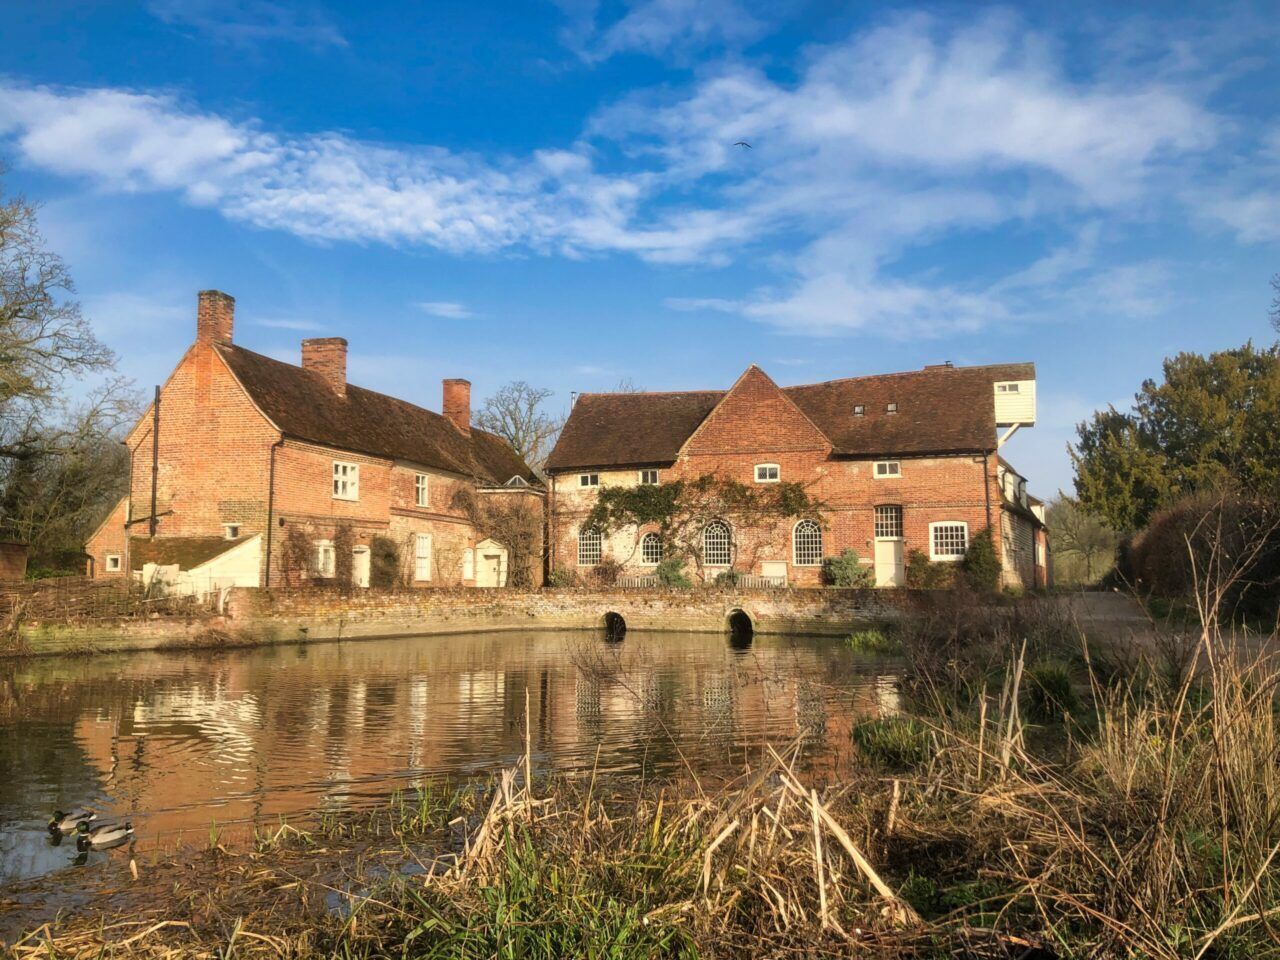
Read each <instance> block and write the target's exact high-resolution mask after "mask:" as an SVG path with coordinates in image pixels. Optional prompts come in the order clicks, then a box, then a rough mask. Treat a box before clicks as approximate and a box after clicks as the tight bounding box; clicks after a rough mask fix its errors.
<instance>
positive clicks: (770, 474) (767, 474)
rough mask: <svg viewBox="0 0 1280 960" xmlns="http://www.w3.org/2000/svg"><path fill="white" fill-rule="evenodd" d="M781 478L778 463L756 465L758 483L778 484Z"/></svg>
mask: <svg viewBox="0 0 1280 960" xmlns="http://www.w3.org/2000/svg"><path fill="white" fill-rule="evenodd" d="M781 477H782V474H781V472H780V471H779V470H778V465H777V464H776V463H757V464H756V483H777V482H778V480H779V479H781Z"/></svg>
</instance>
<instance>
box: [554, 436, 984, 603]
mask: <svg viewBox="0 0 1280 960" xmlns="http://www.w3.org/2000/svg"><path fill="white" fill-rule="evenodd" d="M766 461H767V462H770V463H777V464H778V465H779V468H780V474H781V478H782V479H783V480H788V481H799V482H801V483H804V484H805V485H806V486H807V488H808V489H809V492H810V495H811V496H813V497H814V498H816V499H818V500H820V501H821V502H823V503H824V504H825V505H826V507H827V509H826V511H825V512H824V514H823V516H822V518H821V520H822V522H823V524H824V529H823V553H824V555H826V556H834V555H836V554H839V553H840V552H841V551H842V550H845V549H852V550H854V551H855V552H856V553H857V554H858V556H859V557H862V558H866V559H870V558H872V556H873V554H874V543H875V507H876V506H878V505H897V506H901V507H902V519H903V539H904V541H905V542H904V554H905V553H906V552H909V551H910V550H912V549H918V550H921V551H923V552H924V553H926V554H927V553H928V552H929V525H930V524H931V523H935V522H941V521H963V522H965V523H967V524H968V526H969V536H970V537H973V536H975V535H976V534H977V533H979V532H980V531H982V530H984V529H986V526H987V509H988V504H987V499H986V487H985V486H984V483H983V478H984V471H983V468H984V462H983V458H982V457H971V456H966V457H918V458H904V459H901V460H900V461H899V462H900V463H901V465H902V475H901V476H900V477H897V478H892V479H876V477H875V472H874V469H875V461H871V460H855V461H842V460H831V459H828V458H827V457H826V455H825V454H824V453H819V452H817V451H796V452H780V451H778V450H776V449H773V450H767V451H763V452H760V453H748V454H742V453H736V454H727V455H720V456H716V455H698V456H687V457H684V458H682V459H681V460H679V461H677V462H676V463H675V464H673V465H672V466H671V467H669V468H667V469H664V470H662V471H661V473H660V479H662V480H663V481H666V480H671V479H676V478H679V477H696V476H701V475H703V474H709V473H718V474H720V475H722V476H727V477H732V478H735V479H738V480H741V481H742V482H744V483H753V482H754V478H755V465H756V464H757V463H763V462H766ZM987 466H988V467H991V466H992V464H991V463H988V464H987ZM637 477H638V473H637V471H635V470H618V471H600V482H601V484H602V485H605V486H612V485H615V484H616V485H620V486H634V485H635V483H636V482H637ZM993 489H994V488H993ZM554 490H555V493H554V496H553V499H554V503H553V518H554V519H553V524H552V541H553V542H552V550H553V565H555V566H560V567H563V568H564V569H567V570H576V569H577V536H578V530H579V527H580V526H581V524H582V521H583V519H584V518H585V516H586V514H587V513H588V512H589V510H590V509H591V506H592V505H593V504H594V503H595V500H596V497H597V490H596V489H594V488H580V487H578V486H577V475H576V474H569V475H565V476H560V477H557V478H556V480H555V487H554ZM992 509H993V510H997V509H998V506H997V505H994V504H993V506H992ZM795 523H796V520H794V519H792V520H787V521H785V522H781V523H778V524H777V525H776V526H773V527H771V528H769V529H763V530H761V529H757V530H735V531H734V541H735V548H736V559H735V563H734V567H735V569H738V570H740V571H742V572H746V573H756V574H758V573H760V572H761V564H762V563H764V562H767V561H769V560H785V561H787V563H788V575H789V577H790V578H791V582H792V583H796V584H800V585H815V584H817V583H818V582H819V579H820V568H818V567H801V566H796V565H794V564H793V563H792V560H793V557H792V542H791V537H792V530H793V528H794V526H795ZM645 532H646V531H645V530H638V531H637V530H623V531H618V532H615V533H614V534H613V535H612V536H611V537H610V538H608V540H607V542H606V544H605V550H604V552H605V554H606V555H607V556H611V557H613V558H615V559H617V560H619V561H620V562H622V563H624V564H625V565H626V567H627V571H628V573H635V574H643V573H646V572H651V570H652V568H651V567H644V566H643V565H642V564H641V563H640V562H639V561H640V556H639V552H638V549H637V546H638V543H639V540H640V537H642V536H643V535H644V533H645Z"/></svg>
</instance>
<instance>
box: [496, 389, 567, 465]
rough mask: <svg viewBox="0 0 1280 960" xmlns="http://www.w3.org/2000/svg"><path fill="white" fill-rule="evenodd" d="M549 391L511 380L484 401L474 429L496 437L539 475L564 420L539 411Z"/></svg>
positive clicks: (549, 394) (548, 396)
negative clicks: (501, 439)
mask: <svg viewBox="0 0 1280 960" xmlns="http://www.w3.org/2000/svg"><path fill="white" fill-rule="evenodd" d="M551 395H552V394H551V391H550V390H546V389H543V388H541V387H534V386H531V385H530V384H529V383H527V382H525V381H524V380H513V381H512V382H511V383H508V384H507V385H506V386H504V387H502V388H501V389H499V390H498V392H497V393H495V394H493V396H491V397H489V398H487V399H486V400H485V402H484V406H483V407H482V408H481V409H480V410H479V411H477V413H476V426H478V427H480V429H482V430H488V431H489V432H490V433H496V434H497V435H498V436H500V437H502V438H503V439H504V440H506V441H507V443H509V444H511V446H512V447H513V448H514V449H515V451H516V453H518V454H520V456H522V457H524V460H525V462H526V463H527V464H529V466H531V467H533V469H534V470H537V471H538V472H539V473H541V472H542V467H543V465H544V464H545V463H546V462H547V457H548V456H549V455H550V453H551V448H552V447H554V446H555V442H556V437H558V436H559V435H560V428H561V427H563V426H564V418H563V417H556V416H552V415H551V414H548V413H547V412H546V410H544V409H543V404H544V403H545V401H546V400H547V399H548V398H550V397H551Z"/></svg>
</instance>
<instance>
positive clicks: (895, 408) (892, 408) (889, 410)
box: [884, 403, 898, 413]
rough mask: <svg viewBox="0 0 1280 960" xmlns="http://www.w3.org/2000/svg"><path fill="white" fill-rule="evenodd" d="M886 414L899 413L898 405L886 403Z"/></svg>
mask: <svg viewBox="0 0 1280 960" xmlns="http://www.w3.org/2000/svg"><path fill="white" fill-rule="evenodd" d="M884 412H885V413H897V412H898V405H897V404H896V403H886V404H885V407H884Z"/></svg>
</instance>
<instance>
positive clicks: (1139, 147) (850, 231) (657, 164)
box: [0, 0, 1280, 337]
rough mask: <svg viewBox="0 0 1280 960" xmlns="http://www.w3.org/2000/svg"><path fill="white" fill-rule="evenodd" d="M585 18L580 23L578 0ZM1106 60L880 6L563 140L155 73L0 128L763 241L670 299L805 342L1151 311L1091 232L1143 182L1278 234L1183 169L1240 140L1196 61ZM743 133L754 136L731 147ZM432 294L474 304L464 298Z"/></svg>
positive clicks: (159, 174)
mask: <svg viewBox="0 0 1280 960" xmlns="http://www.w3.org/2000/svg"><path fill="white" fill-rule="evenodd" d="M248 6H249V5H248V4H244V3H242V4H239V5H236V6H234V7H233V8H226V9H235V10H244V9H247V8H248ZM713 9H715V10H719V11H720V12H721V13H722V14H723V13H724V12H725V11H726V10H727V9H728V7H727V6H726V4H725V3H724V2H713V3H710V4H703V5H694V4H686V3H682V2H677V0H668V2H654V0H651V2H648V3H638V4H635V5H632V6H630V7H628V12H627V13H626V14H625V15H624V16H623V17H622V18H621V19H620V20H618V21H617V22H616V23H614V24H612V25H611V26H610V27H609V28H607V29H605V30H604V31H603V33H601V34H600V36H598V37H596V40H595V41H594V42H596V43H597V44H600V43H606V41H605V40H604V39H602V38H604V37H607V36H608V34H609V32H610V31H612V30H614V29H617V30H619V31H621V32H620V33H618V34H617V36H619V37H623V36H625V37H627V38H629V39H628V40H627V44H628V45H629V46H628V47H627V48H629V49H647V47H646V45H649V46H651V47H652V49H655V50H656V49H658V48H659V47H660V46H661V44H662V43H664V42H672V38H673V37H676V36H678V35H685V34H696V35H700V36H703V37H707V36H713V35H715V36H718V35H719V34H716V31H717V30H722V29H723V28H722V27H721V26H715V25H714V24H717V23H720V21H719V20H713V19H703V18H704V13H705V17H706V18H710V17H711V13H710V12H709V11H711V10H713ZM587 13H588V14H589V15H590V17H591V18H592V22H593V23H594V22H595V21H594V18H595V16H596V12H595V8H594V6H591V5H588V7H587ZM748 19H749V18H748ZM658 21H661V23H660V26H661V27H662V29H659V26H658V25H654V24H658ZM744 22H745V21H744ZM624 24H629V26H626V28H625V30H624V29H623V25H624ZM646 24H651V25H654V26H652V27H649V26H646ZM664 31H665V32H664ZM664 37H665V38H666V39H663V38H664ZM609 42H614V41H609ZM616 42H617V43H619V44H621V43H622V41H621V40H618V41H616ZM598 49H605V47H599V48H598ZM617 49H619V50H621V49H623V46H618V48H617ZM1095 54H1096V56H1095V58H1094V60H1093V61H1090V63H1091V66H1090V67H1088V68H1081V67H1080V66H1079V65H1073V67H1072V69H1071V70H1070V71H1069V70H1068V68H1067V66H1066V65H1065V64H1064V63H1063V62H1062V60H1061V59H1060V58H1059V57H1058V56H1057V54H1056V53H1055V48H1054V47H1053V45H1052V44H1051V43H1049V42H1047V41H1046V40H1045V38H1044V37H1042V36H1040V35H1039V34H1037V33H1036V32H1035V31H1033V30H1031V29H1029V28H1028V27H1027V26H1026V25H1025V24H1024V23H1022V22H1021V21H1019V20H1017V19H1015V18H1013V17H1011V16H1000V15H993V16H983V17H979V18H977V19H973V18H967V19H965V20H964V21H954V20H947V19H942V18H930V17H925V16H912V17H905V18H895V19H891V20H888V21H885V22H883V23H882V24H881V25H880V26H878V27H874V28H872V29H869V30H865V31H862V32H860V33H857V34H854V35H852V36H850V37H848V38H847V39H845V40H843V41H840V42H836V43H832V44H829V45H827V46H824V47H816V48H813V49H811V50H809V51H808V52H807V53H806V55H805V57H804V59H802V60H801V61H800V62H799V63H798V64H797V65H796V70H795V72H794V73H793V74H791V75H787V74H784V73H781V72H778V71H772V72H765V71H764V70H763V69H759V68H755V67H752V66H750V65H748V64H746V63H745V62H744V61H743V60H742V59H741V58H730V59H729V60H728V61H726V62H725V63H724V64H722V65H721V66H720V67H719V68H708V69H706V70H705V71H704V72H702V73H700V74H699V75H698V77H697V79H695V80H694V81H691V83H690V84H689V85H688V86H687V87H685V88H683V89H675V90H671V89H664V90H662V91H656V92H655V91H648V92H642V93H638V94H636V95H634V96H631V97H628V98H625V99H623V100H622V101H620V102H618V103H615V104H613V105H612V106H610V107H608V108H606V109H604V110H602V111H600V112H599V113H598V114H597V115H596V116H594V117H592V118H591V119H589V120H588V121H587V122H586V124H585V126H584V129H583V131H582V133H581V135H580V136H579V137H577V138H576V139H575V140H574V141H573V142H570V143H567V144H565V145H563V146H561V147H559V148H552V149H545V150H539V151H534V152H532V153H529V154H527V155H521V156H503V155H487V156H481V155H477V154H472V153H461V152H457V151H453V150H448V149H444V148H442V147H439V146H434V145H430V144H399V145H397V144H386V143H373V142H368V141H362V140H358V139H355V138H353V137H350V136H347V135H343V134H338V133H330V132H317V133H314V134H303V135H298V134H286V133H283V132H274V131H272V130H270V129H268V128H267V125H266V124H264V123H263V122H261V121H259V120H256V119H253V118H236V117H231V116H223V115H219V114H215V113H211V112H209V111H205V110H202V109H200V108H199V107H197V106H195V105H192V104H190V103H188V102H185V101H183V100H182V99H180V98H178V97H176V96H173V95H171V94H166V93H155V92H139V91H131V90H120V89H65V88H53V87H36V86H28V85H22V84H20V83H16V82H13V81H8V82H0V143H3V144H4V145H5V146H6V147H7V149H8V150H9V152H10V153H11V154H12V155H14V156H16V157H17V158H18V159H19V160H20V161H21V162H22V163H25V164H29V165H31V166H34V167H39V168H41V169H43V170H46V171H50V172H53V173H58V174H61V175H64V176H71V177H81V178H85V179H87V180H89V181H91V182H92V183H94V184H95V185H96V186H97V187H98V188H100V189H104V190H114V191H126V192H127V191H173V192H175V193H176V194H178V195H179V196H181V197H182V198H183V199H184V200H185V201H186V202H187V203H190V204H194V205H199V206H204V207H209V208H213V209H216V210H218V211H219V212H221V213H222V214H223V215H224V216H226V217H227V218H229V219H232V220H237V221H241V222H245V223H249V224H252V225H254V226H256V227H260V228H266V229H275V230H284V231H288V232H290V233H292V234H294V235H296V236H299V237H303V238H306V239H309V240H313V241H317V242H336V241H353V242H359V243H385V244H392V245H397V246H415V247H430V248H435V249H439V250H443V251H447V252H450V253H454V254H459V255H466V254H475V253H482V254H490V253H495V252H500V251H503V250H518V251H522V252H524V251H531V252H534V253H537V254H546V255H562V256H570V257H583V256H591V255H596V254H601V253H627V254H632V255H634V256H637V257H640V258H643V259H645V260H648V261H651V262H658V263H696V264H719V263H727V262H730V261H732V260H734V259H738V258H742V257H752V256H755V255H756V254H757V252H758V251H759V250H760V249H761V248H765V247H767V246H768V245H771V244H772V245H773V249H772V251H771V255H770V258H769V259H768V260H767V261H766V264H767V267H768V269H769V271H771V275H770V276H769V277H768V282H767V283H762V284H761V285H760V286H759V287H758V288H756V289H751V290H746V291H744V290H741V289H733V290H728V291H725V290H715V289H712V290H708V291H706V295H705V296H703V297H701V298H685V299H683V300H672V301H668V306H669V307H671V308H673V309H701V310H706V309H714V310H719V311H724V312H730V313H735V314H739V315H741V316H743V317H746V318H748V319H751V320H754V321H757V322H761V323H765V324H769V325H772V326H775V327H777V328H779V329H782V330H786V331H791V332H801V333H806V334H818V335H833V334H839V333H844V332H850V331H866V332H876V333H880V334H884V335H889V336H903V337H908V336H915V335H927V334H937V333H944V332H963V331H968V330H975V329H979V328H981V327H983V326H985V325H988V324H991V323H999V322H1003V321H1005V320H1007V319H1009V318H1010V317H1012V316H1015V315H1019V314H1021V313H1022V312H1023V311H1025V310H1027V309H1039V308H1040V307H1041V306H1042V304H1041V303H1040V301H1041V300H1042V299H1043V291H1045V290H1049V289H1052V288H1054V287H1060V288H1062V289H1069V288H1071V287H1073V286H1080V285H1083V284H1085V283H1086V282H1088V281H1089V280H1090V279H1096V280H1098V281H1100V282H1103V283H1106V284H1110V286H1109V287H1108V288H1107V289H1109V290H1110V291H1111V292H1112V294H1113V295H1114V303H1115V304H1116V305H1117V309H1120V308H1123V309H1126V310H1128V312H1129V313H1130V314H1131V315H1143V314H1144V312H1147V313H1149V312H1150V311H1153V310H1158V309H1160V301H1159V299H1158V298H1153V297H1152V295H1151V293H1150V291H1151V290H1152V288H1153V287H1155V286H1157V285H1158V280H1159V277H1158V275H1157V272H1153V271H1156V268H1155V267H1153V266H1151V265H1149V264H1147V265H1143V264H1132V263H1128V262H1127V261H1125V260H1123V259H1121V260H1116V259H1115V258H1114V257H1103V256H1102V251H1103V250H1104V249H1106V242H1105V240H1104V238H1103V237H1102V235H1101V233H1100V232H1099V229H1098V227H1097V226H1096V224H1098V223H1099V222H1102V221H1106V222H1108V223H1111V222H1123V221H1124V220H1125V219H1126V218H1128V217H1133V218H1135V219H1136V218H1139V217H1143V216H1146V215H1147V213H1148V211H1149V208H1150V207H1151V205H1152V204H1153V201H1158V203H1159V204H1160V205H1162V206H1163V208H1164V210H1163V212H1165V213H1166V214H1167V213H1168V212H1169V207H1170V201H1171V200H1172V202H1173V203H1175V204H1176V203H1177V202H1179V201H1180V202H1181V203H1182V204H1183V206H1182V207H1181V208H1179V209H1181V210H1183V211H1184V212H1185V211H1186V210H1188V209H1191V210H1196V211H1198V212H1199V213H1201V214H1207V215H1209V216H1212V217H1214V218H1215V220H1216V221H1217V222H1226V223H1228V224H1230V225H1231V226H1232V227H1233V228H1234V229H1235V230H1236V231H1237V232H1238V235H1239V236H1240V237H1241V238H1242V239H1245V240H1250V239H1262V238H1266V237H1271V236H1274V235H1275V234H1274V230H1275V226H1274V225H1275V223H1277V222H1280V216H1277V215H1276V211H1277V207H1278V206H1280V198H1277V196H1276V194H1275V193H1274V192H1273V191H1272V188H1271V187H1270V186H1269V185H1268V184H1267V183H1265V182H1263V181H1256V182H1247V181H1245V180H1243V179H1238V180H1237V181H1232V183H1231V184H1230V185H1229V187H1222V188H1220V189H1219V192H1218V193H1217V194H1212V195H1210V192H1209V191H1206V190H1203V189H1195V187H1196V185H1197V184H1203V183H1204V181H1206V180H1207V179H1209V178H1208V175H1207V174H1206V173H1205V171H1204V168H1203V162H1204V158H1205V156H1206V154H1207V153H1208V152H1209V151H1211V150H1213V149H1215V148H1218V147H1220V146H1221V143H1222V141H1223V140H1224V139H1225V138H1228V137H1233V138H1239V137H1240V136H1241V134H1240V132H1239V131H1238V129H1237V128H1236V126H1235V125H1233V124H1231V123H1230V122H1229V121H1228V120H1226V119H1224V118H1222V117H1220V116H1218V115H1216V114H1215V113H1213V112H1212V111H1211V110H1209V109H1208V108H1207V107H1206V105H1205V99H1204V98H1205V96H1206V93H1205V91H1206V89H1207V85H1206V84H1199V85H1197V84H1194V83H1191V82H1188V80H1187V69H1189V68H1186V69H1181V68H1180V72H1175V73H1170V72H1169V71H1168V70H1167V69H1165V68H1164V67H1161V68H1159V69H1155V68H1153V69H1152V71H1151V72H1150V73H1149V75H1145V76H1144V75H1142V74H1141V73H1140V72H1139V70H1138V67H1136V66H1135V65H1134V64H1131V63H1126V64H1125V67H1124V69H1125V71H1126V73H1125V82H1124V84H1123V86H1122V87H1120V86H1116V85H1114V84H1112V83H1111V82H1109V78H1108V76H1107V74H1106V71H1105V69H1104V66H1105V54H1104V53H1098V52H1097V51H1095ZM742 137H745V138H746V139H748V140H750V141H751V142H752V144H753V145H754V149H752V150H750V151H747V150H742V149H735V148H734V147H733V146H732V144H733V142H734V141H735V140H737V139H739V138H742ZM1236 146H1237V147H1238V152H1239V153H1240V155H1241V156H1249V155H1250V154H1256V155H1257V156H1258V157H1259V158H1262V159H1266V158H1267V156H1268V154H1267V153H1266V151H1267V150H1268V149H1270V148H1269V147H1268V146H1267V144H1266V143H1265V142H1264V141H1263V139H1262V134H1259V135H1258V141H1257V142H1253V143H1250V142H1248V141H1247V140H1246V141H1242V142H1240V143H1239V144H1237V145H1236ZM1028 225H1036V226H1040V227H1049V228H1050V229H1051V232H1052V233H1055V234H1058V235H1061V234H1063V233H1066V234H1068V235H1070V236H1072V237H1073V238H1074V239H1073V240H1072V241H1071V242H1069V243H1067V244H1065V245H1062V246H1060V247H1059V248H1057V249H1055V250H1052V251H1050V252H1049V253H1048V254H1047V255H1045V256H1043V257H1041V258H1040V259H1034V260H1031V259H1030V258H1029V262H1024V263H1023V264H1021V265H1015V266H1013V267H1012V268H1009V269H1008V270H1007V272H1006V274H1005V275H1004V276H1003V277H1001V276H995V277H990V276H983V277H965V278H957V277H947V278H944V277H940V276H934V275H929V274H924V273H919V272H915V273H912V272H910V271H907V270H906V269H904V267H903V265H902V260H903V255H904V254H905V253H907V252H909V251H911V250H915V249H918V248H920V247H922V246H925V245H927V244H930V243H933V242H935V241H937V240H940V239H943V238H947V237H951V236H955V235H963V234H966V233H979V232H983V231H992V230H997V229H1001V228H1005V229H1010V228H1016V229H1020V230H1021V229H1025V228H1026V227H1027V226H1028ZM1061 299H1062V296H1061V295H1059V300H1061ZM421 308H422V309H423V310H424V312H426V313H428V314H429V315H433V316H439V317H442V318H445V319H465V318H467V317H468V316H470V315H471V312H470V309H469V308H468V307H466V306H465V305H463V304H458V303H452V302H430V303H427V304H423V305H421Z"/></svg>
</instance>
